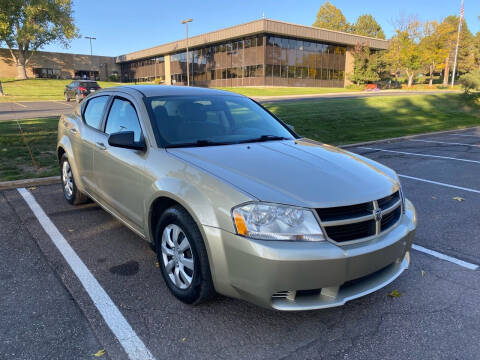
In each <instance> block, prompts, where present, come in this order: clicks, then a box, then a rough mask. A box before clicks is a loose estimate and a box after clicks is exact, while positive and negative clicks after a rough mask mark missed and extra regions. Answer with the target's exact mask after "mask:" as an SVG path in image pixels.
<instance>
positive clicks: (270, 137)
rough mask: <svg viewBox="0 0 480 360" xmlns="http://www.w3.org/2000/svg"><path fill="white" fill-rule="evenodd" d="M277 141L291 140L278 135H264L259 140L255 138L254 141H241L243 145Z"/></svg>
mask: <svg viewBox="0 0 480 360" xmlns="http://www.w3.org/2000/svg"><path fill="white" fill-rule="evenodd" d="M275 140H290V139H289V138H286V137H284V136H277V135H262V136H260V137H258V138H253V139H247V140H242V141H239V143H241V144H245V143H252V142H263V141H275Z"/></svg>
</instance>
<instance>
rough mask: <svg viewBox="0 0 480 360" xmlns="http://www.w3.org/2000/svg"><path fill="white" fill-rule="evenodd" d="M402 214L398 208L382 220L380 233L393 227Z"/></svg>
mask: <svg viewBox="0 0 480 360" xmlns="http://www.w3.org/2000/svg"><path fill="white" fill-rule="evenodd" d="M401 214H402V208H401V207H400V206H399V207H397V208H396V209H395V210H393V211H392V212H390V213H388V214H387V215H385V216H384V217H383V218H382V224H381V227H382V231H385V230H387V229H389V228H391V227H392V226H393V225H395V224H396V223H397V221H398V219H399V218H400V215H401Z"/></svg>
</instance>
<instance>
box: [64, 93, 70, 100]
mask: <svg viewBox="0 0 480 360" xmlns="http://www.w3.org/2000/svg"><path fill="white" fill-rule="evenodd" d="M63 95H64V96H65V101H66V102H69V101H70V98H69V97H68V95H67V93H65V94H63Z"/></svg>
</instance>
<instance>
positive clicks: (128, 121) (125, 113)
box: [105, 98, 142, 142]
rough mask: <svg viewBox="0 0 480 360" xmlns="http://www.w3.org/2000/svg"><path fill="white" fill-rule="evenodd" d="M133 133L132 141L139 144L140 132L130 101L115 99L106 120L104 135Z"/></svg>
mask: <svg viewBox="0 0 480 360" xmlns="http://www.w3.org/2000/svg"><path fill="white" fill-rule="evenodd" d="M126 131H133V133H134V140H135V141H136V142H139V141H140V139H141V137H142V130H141V128H140V123H139V122H138V117H137V112H136V111H135V108H134V107H133V105H132V104H131V103H130V101H127V100H123V99H118V98H117V99H115V100H114V101H113V104H112V107H111V108H110V112H109V114H108V118H107V125H106V127H105V133H106V134H113V133H117V132H126Z"/></svg>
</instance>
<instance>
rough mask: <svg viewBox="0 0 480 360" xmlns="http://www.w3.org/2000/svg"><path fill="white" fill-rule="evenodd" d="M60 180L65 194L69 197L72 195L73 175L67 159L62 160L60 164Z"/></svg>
mask: <svg viewBox="0 0 480 360" xmlns="http://www.w3.org/2000/svg"><path fill="white" fill-rule="evenodd" d="M62 182H63V188H64V190H65V194H67V196H68V197H69V198H70V197H72V195H73V175H72V169H71V168H70V164H69V163H68V161H64V162H63V166H62Z"/></svg>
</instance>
